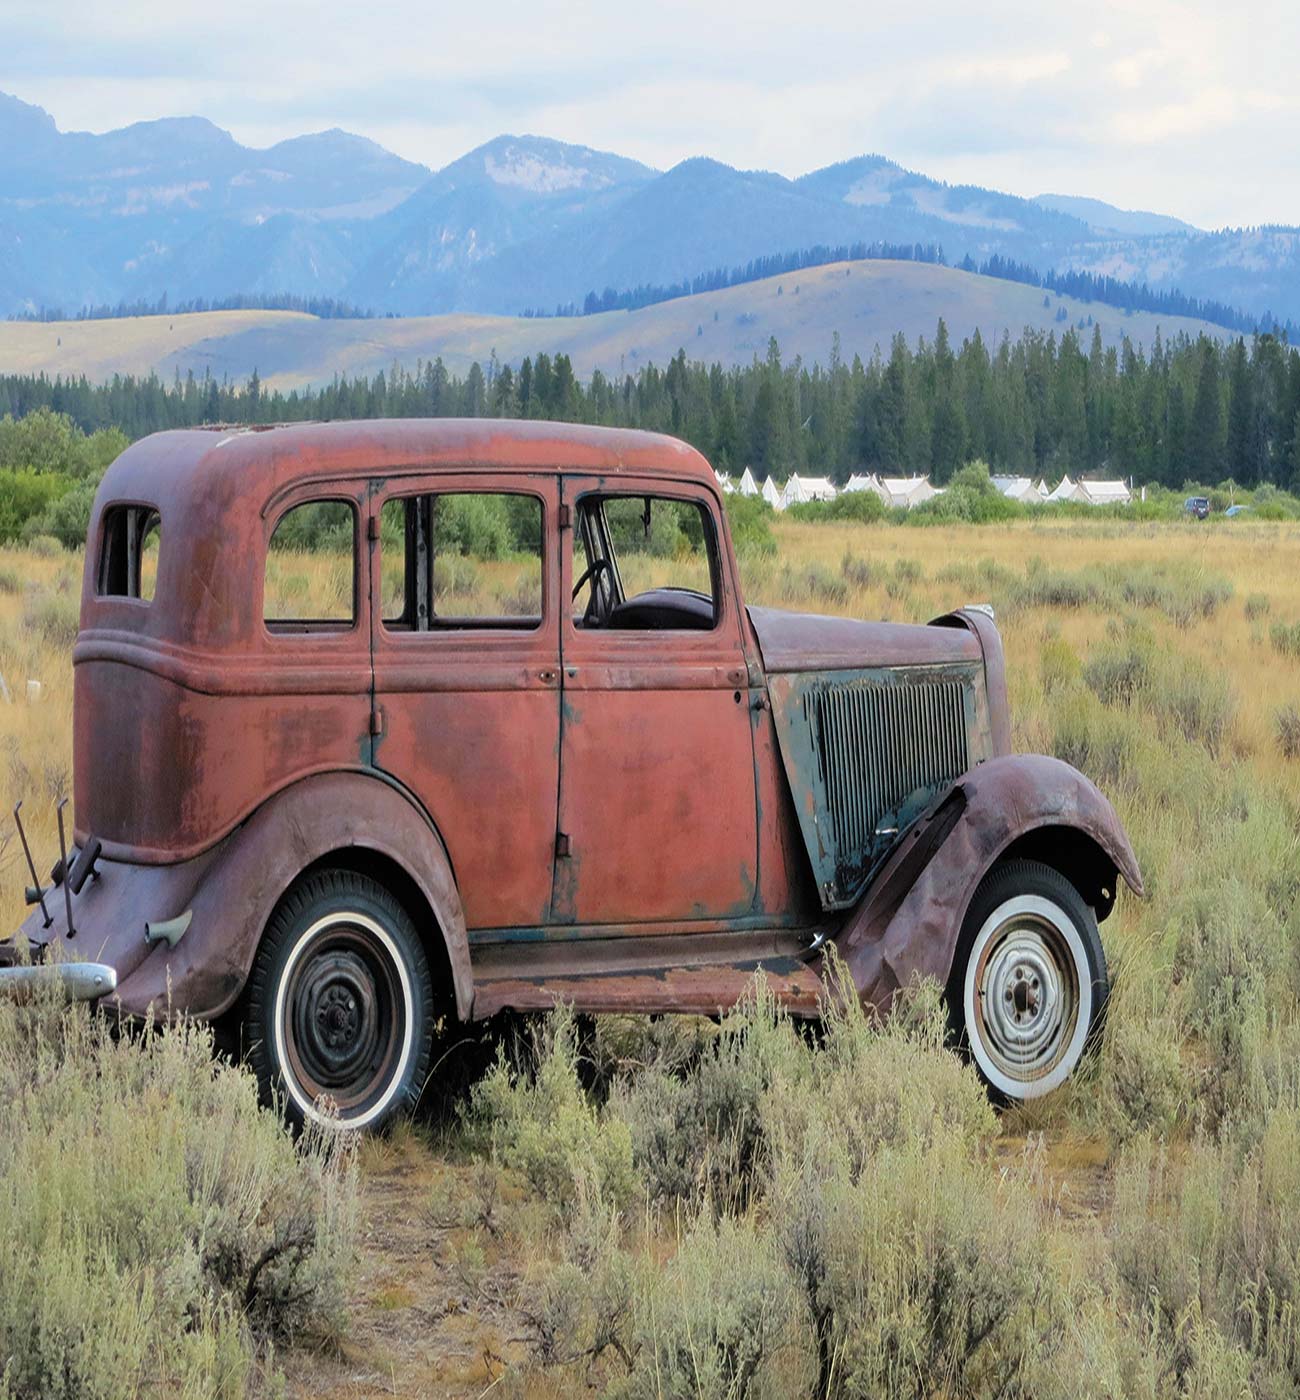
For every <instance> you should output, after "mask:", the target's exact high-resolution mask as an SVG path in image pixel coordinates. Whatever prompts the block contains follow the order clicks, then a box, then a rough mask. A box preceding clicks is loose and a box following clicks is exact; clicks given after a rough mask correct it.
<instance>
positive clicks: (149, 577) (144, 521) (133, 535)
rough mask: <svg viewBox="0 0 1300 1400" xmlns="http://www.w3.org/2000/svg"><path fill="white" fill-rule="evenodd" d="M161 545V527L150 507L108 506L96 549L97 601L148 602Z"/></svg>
mask: <svg viewBox="0 0 1300 1400" xmlns="http://www.w3.org/2000/svg"><path fill="white" fill-rule="evenodd" d="M161 542H162V525H161V521H160V519H159V516H158V512H157V511H156V510H155V509H154V508H153V507H152V506H110V507H109V508H108V509H107V510H106V511H105V512H104V534H103V541H102V543H101V545H100V555H99V583H98V588H97V590H96V591H97V592H98V593H99V595H100V597H103V598H139V599H140V600H141V601H142V602H145V603H150V602H152V601H153V595H154V586H155V584H156V583H157V580H158V549H159V546H160V545H161Z"/></svg>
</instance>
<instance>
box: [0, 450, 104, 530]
mask: <svg viewBox="0 0 1300 1400" xmlns="http://www.w3.org/2000/svg"><path fill="white" fill-rule="evenodd" d="M69 484H70V483H69V482H68V479H67V478H66V477H63V476H59V475H56V474H54V473H41V472H37V471H33V470H32V469H31V468H30V467H25V468H22V469H20V470H14V471H0V544H10V543H12V542H13V541H14V540H18V539H21V538H22V534H23V530H24V527H25V526H26V525H27V523H28V521H30V520H34V519H37V518H38V517H40V516H42V515H43V514H44V513H45V512H46V511H47V510H48V509H49V508H50V507H51V505H52V504H53V503H54V502H55V501H56V500H57V499H58V498H59V496H61V495H62V494H63V493H65V492H66V491H67V490H68V489H69ZM81 538H82V539H83V540H84V539H85V532H84V531H83V532H82V536H81Z"/></svg>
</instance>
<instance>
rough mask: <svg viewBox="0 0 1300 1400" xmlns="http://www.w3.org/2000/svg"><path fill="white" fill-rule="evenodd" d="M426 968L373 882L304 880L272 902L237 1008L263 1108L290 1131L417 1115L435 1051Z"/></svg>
mask: <svg viewBox="0 0 1300 1400" xmlns="http://www.w3.org/2000/svg"><path fill="white" fill-rule="evenodd" d="M432 1001H433V996H432V986H431V982H430V976H429V967H428V960H427V959H426V957H425V954H424V949H423V946H422V945H421V943H420V940H419V936H418V934H417V933H416V931H415V927H414V925H413V924H412V922H411V919H410V917H409V915H408V914H407V913H406V911H405V910H404V909H403V908H402V906H401V905H400V904H399V903H398V902H397V900H396V899H394V898H393V896H392V895H391V894H390V893H389V892H388V891H387V890H386V889H384V887H383V886H382V885H380V884H379V883H378V882H376V881H375V880H372V879H370V878H369V877H368V876H364V875H360V874H357V873H356V872H354V871H348V870H326V871H321V872H319V873H317V874H313V875H310V876H308V877H306V878H305V879H303V880H301V881H299V883H298V884H297V885H295V886H294V888H293V889H292V890H291V891H290V892H289V894H288V895H286V896H285V898H284V900H282V901H281V903H280V905H279V907H278V908H277V909H276V912H275V914H274V915H273V916H272V918H271V921H270V923H269V924H268V925H267V929H266V933H265V935H264V937H263V939H262V943H261V945H260V947H259V948H258V952H257V958H256V961H255V963H254V966H253V972H252V975H251V976H250V978H249V984H248V990H247V993H246V997H245V1014H244V1026H245V1038H246V1041H247V1043H248V1046H249V1058H250V1061H251V1063H252V1065H253V1068H254V1069H255V1070H256V1071H257V1075H258V1079H259V1081H260V1083H261V1085H262V1089H263V1094H264V1097H266V1098H267V1099H268V1100H272V1099H274V1100H276V1101H278V1102H281V1103H282V1104H283V1106H284V1108H285V1110H286V1112H287V1113H288V1115H289V1117H290V1118H291V1119H292V1120H293V1121H295V1122H296V1123H299V1124H302V1123H314V1124H317V1125H319V1126H322V1127H331V1128H335V1127H337V1128H354V1129H376V1128H379V1127H382V1126H383V1125H384V1124H385V1123H387V1122H389V1121H390V1120H391V1119H392V1118H394V1117H395V1116H397V1115H398V1114H400V1113H403V1112H407V1111H409V1110H410V1109H412V1108H413V1107H414V1106H415V1103H416V1102H417V1100H418V1098H419V1094H420V1090H421V1088H422V1087H423V1083H424V1076H425V1075H426V1074H427V1072H428V1064H429V1053H430V1045H431V1041H432V1014H431V1007H432Z"/></svg>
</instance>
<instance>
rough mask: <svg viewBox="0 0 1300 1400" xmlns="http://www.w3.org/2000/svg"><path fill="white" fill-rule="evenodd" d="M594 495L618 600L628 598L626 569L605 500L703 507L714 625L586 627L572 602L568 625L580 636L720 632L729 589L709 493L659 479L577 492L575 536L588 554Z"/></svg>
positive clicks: (594, 487) (725, 613)
mask: <svg viewBox="0 0 1300 1400" xmlns="http://www.w3.org/2000/svg"><path fill="white" fill-rule="evenodd" d="M592 497H595V498H596V499H597V500H598V501H599V503H600V508H599V513H598V516H597V518H598V520H599V522H600V530H601V532H602V534H603V535H604V542H605V543H606V544H607V546H608V549H609V559H610V562H611V566H612V568H611V572H612V573H613V575H614V579H615V581H616V583H617V591H618V594H619V600H618V601H621V602H627V601H628V597H627V591H626V589H625V588H624V587H623V576H622V571H621V569H620V568H619V561H618V553H617V551H616V549H615V547H614V540H613V536H612V533H611V531H610V527H609V520H608V517H607V516H606V514H605V503H606V502H607V501H612V500H633V501H645V500H647V499H648V500H651V501H671V502H672V503H674V504H677V505H689V506H692V507H694V509H696V510H698V511H699V513H700V516H701V519H702V521H703V526H704V548H705V552H706V554H707V556H708V563H709V587H710V590H711V592H712V599H711V601H712V604H713V626H712V627H663V628H655V629H652V630H643V629H640V628H630V627H629V628H619V627H583V626H582V625H581V623H580V622H579V621H577V620H576V619H575V617H574V613H573V608H572V606H569V607H567V608H566V609H565V612H566V615H567V617H568V625H569V628H570V629H571V631H572V633H573V634H575V635H577V636H583V637H591V636H596V635H600V636H609V637H646V636H653V637H663V636H665V635H669V636H675V637H680V636H694V637H716V636H718V634H719V633H720V632H721V631H722V629H723V627H724V625H725V622H726V616H727V602H726V593H727V590H726V588H725V587H724V583H723V568H722V542H721V539H720V535H719V530H718V521H717V517H716V515H715V514H714V511H713V508H712V505H713V503H712V501H711V499H710V498H709V497H708V496H707V494H705V493H703V492H701V493H700V494H695V493H693V492H690V491H687V490H684V489H677V490H674V489H672V487H671V485H670V484H669V483H656V484H655V487H654V489H653V490H646V489H642V488H641V487H639V486H637V487H632V486H626V485H624V484H622V483H619V484H618V485H617V486H615V487H614V488H613V489H609V488H607V487H605V486H599V487H597V486H592V487H587V488H585V489H582V490H580V491H579V492H578V493H577V495H576V496H575V497H574V501H573V512H574V526H573V537H574V540H575V541H580V542H581V544H582V548H583V552H584V554H586V550H587V538H586V531H585V529H584V525H585V522H586V520H587V519H588V518H589V513H588V512H587V510H586V509H585V508H584V507H585V505H586V502H588V501H589V500H591V498H592ZM587 564H588V566H590V564H591V559H590V556H588V557H587ZM575 582H576V577H575V578H571V579H570V580H569V586H570V587H572V585H573V583H575ZM662 586H663V587H665V588H669V589H671V588H672V587H673V586H674V585H671V584H665V585H662ZM689 591H694V590H689ZM633 596H636V595H633ZM613 606H615V607H617V606H618V602H615V603H614V604H613Z"/></svg>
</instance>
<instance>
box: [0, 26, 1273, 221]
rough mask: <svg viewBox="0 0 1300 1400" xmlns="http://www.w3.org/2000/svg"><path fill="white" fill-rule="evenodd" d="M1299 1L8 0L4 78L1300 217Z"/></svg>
mask: <svg viewBox="0 0 1300 1400" xmlns="http://www.w3.org/2000/svg"><path fill="white" fill-rule="evenodd" d="M1297 52H1300V4H1297V3H1296V0H1236V3H1235V4H1234V5H1231V6H1229V5H1226V4H1224V3H1222V0H1217V2H1207V0H1195V2H1194V3H1175V0H1127V3H1112V0H1094V3H1089V4H1078V3H1076V4H1069V5H1063V4H1060V3H1059V0H1034V3H1022V2H1021V0H987V3H984V4H981V5H972V4H971V3H969V0H933V2H929V0H920V3H913V4H898V3H894V4H892V5H889V6H883V5H880V4H878V3H877V4H873V3H870V0H868V3H865V4H863V3H829V2H828V0H801V2H800V3H798V4H791V3H789V0H747V3H745V4H739V3H732V2H731V0H727V3H712V4H710V3H708V0H653V3H651V4H645V5H634V4H629V3H627V0H622V3H620V0H600V3H586V0H571V2H570V3H567V4H555V3H551V0H530V2H529V3H518V0H493V3H491V4H486V5H485V4H478V5H475V4H466V3H464V0H460V3H457V4H455V5H447V4H444V3H441V0H391V3H372V4H371V5H369V6H367V5H365V4H364V3H357V0H346V3H339V0H312V2H311V3H306V0H269V2H268V0H256V3H255V2H254V0H222V3H220V4H217V5H213V4H211V3H210V0H209V2H208V3H204V4H193V3H190V0H170V3H168V4H167V5H165V6H164V5H159V4H158V3H157V0H115V3H114V4H112V5H105V4H104V3H103V0H3V3H2V5H0V91H4V92H9V93H12V94H14V95H15V96H17V97H20V98H22V99H23V100H25V101H28V102H34V103H37V104H39V105H40V106H42V107H44V108H45V109H46V110H47V111H49V112H50V113H51V114H52V115H53V116H54V117H55V119H56V121H57V122H58V124H59V126H60V127H61V128H62V129H64V130H90V131H106V130H109V129H111V128H113V127H118V126H124V125H126V124H128V123H130V122H133V121H140V120H145V119H149V118H154V117H163V116H181V115H185V116H189V115H196V116H203V117H207V118H209V119H210V120H211V121H214V122H216V123H217V124H218V125H219V126H222V127H225V128H226V129H227V130H229V131H231V132H232V133H233V134H234V135H235V136H236V138H238V139H239V140H240V141H242V142H244V143H245V144H248V145H254V146H266V145H270V144H273V143H274V142H275V141H278V140H281V139H283V138H285V137H288V136H296V135H301V134H302V133H304V132H307V131H317V130H322V129H325V128H329V127H343V128H344V129H346V130H348V131H353V132H357V133H359V134H361V135H363V136H369V137H371V138H372V139H373V140H375V141H378V142H380V143H381V144H382V145H384V146H387V147H388V148H389V149H390V150H393V151H395V152H397V153H398V154H399V155H402V156H405V157H407V158H408V159H411V160H418V161H422V162H423V163H425V164H426V165H429V166H431V167H433V168H437V167H439V166H441V165H445V164H446V163H447V162H448V161H450V160H453V159H455V158H456V157H457V156H460V155H463V154H464V153H465V152H466V151H467V150H469V149H471V148H472V147H473V146H476V145H478V144H479V143H481V142H483V141H486V140H490V139H491V138H492V137H493V136H496V135H499V134H501V133H502V132H512V133H515V134H522V133H530V134H533V135H540V136H551V137H555V138H558V139H560V140H563V141H572V142H575V143H578V144H582V145H589V146H594V147H597V148H599V149H603V150H612V151H617V152H618V153H619V154H621V155H627V156H632V157H635V158H636V159H639V160H642V161H645V162H646V163H648V164H650V165H654V166H657V167H659V168H667V167H669V166H671V165H673V164H675V163H676V162H677V161H679V160H682V159H684V158H686V157H688V156H695V155H707V156H713V157H715V158H716V159H719V160H723V161H726V162H727V163H728V164H730V165H735V166H738V167H742V168H747V169H766V170H776V171H779V172H781V173H782V174H785V175H791V176H793V175H799V174H802V173H804V172H805V171H807V170H812V169H816V168H818V167H820V166H823V165H828V164H830V163H831V162H833V161H837V160H844V159H848V158H849V157H852V156H856V155H861V154H864V153H867V152H875V153H879V154H882V155H886V156H888V157H890V158H891V159H893V160H896V161H898V162H899V163H900V164H902V165H905V166H907V167H909V168H911V169H915V170H920V171H923V172H924V173H925V174H928V175H931V176H934V177H936V178H939V179H946V180H949V181H952V182H965V183H972V184H980V185H986V186H991V187H994V188H997V189H1002V190H1007V191H1010V192H1011V193H1013V194H1021V195H1034V194H1040V193H1049V192H1050V193H1059V194H1077V195H1087V196H1091V197H1093V198H1097V199H1104V200H1107V201H1108V202H1110V203H1112V204H1117V205H1119V206H1121V207H1122V208H1130V209H1131V208H1143V209H1153V210H1157V211H1158V212H1161V213H1167V214H1174V215H1177V216H1178V217H1180V218H1184V219H1187V220H1189V221H1190V222H1192V223H1196V224H1199V225H1201V226H1203V227H1208V228H1213V227H1220V226H1223V225H1228V224H1231V225H1244V224H1257V223H1291V224H1300V180H1297V179H1296V174H1297V168H1298V166H1300V82H1297V78H1296V73H1295V59H1296V55H1297Z"/></svg>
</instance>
